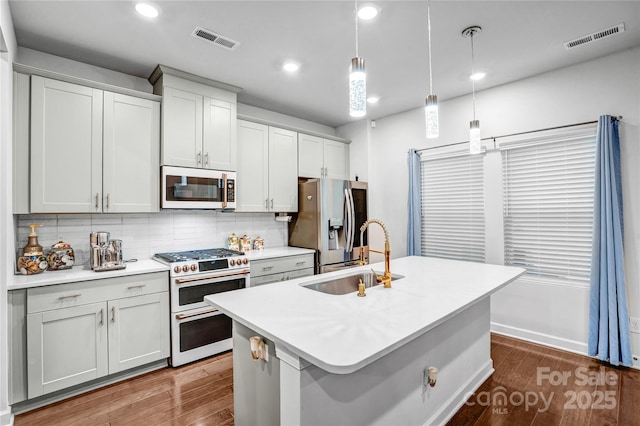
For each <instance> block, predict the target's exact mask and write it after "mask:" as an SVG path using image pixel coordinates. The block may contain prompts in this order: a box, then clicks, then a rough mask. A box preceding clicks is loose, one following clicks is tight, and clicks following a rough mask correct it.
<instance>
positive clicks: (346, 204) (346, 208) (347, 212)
mask: <svg viewBox="0 0 640 426" xmlns="http://www.w3.org/2000/svg"><path fill="white" fill-rule="evenodd" d="M344 212H345V216H346V218H345V219H346V220H345V221H346V226H345V238H344V239H345V245H344V251H345V252H346V253H348V252H349V244H350V243H351V227H352V224H351V205H350V204H349V190H348V189H347V188H345V189H344Z"/></svg>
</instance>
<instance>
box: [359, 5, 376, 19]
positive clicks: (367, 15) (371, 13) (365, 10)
mask: <svg viewBox="0 0 640 426" xmlns="http://www.w3.org/2000/svg"><path fill="white" fill-rule="evenodd" d="M376 15H378V8H377V7H375V6H362V7H361V8H360V9H358V18H360V19H364V20H365V21H368V20H369V19H373V18H375V17H376Z"/></svg>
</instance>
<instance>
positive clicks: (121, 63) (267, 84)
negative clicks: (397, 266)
mask: <svg viewBox="0 0 640 426" xmlns="http://www.w3.org/2000/svg"><path fill="white" fill-rule="evenodd" d="M364 2H365V1H364V0H360V4H363V3H364ZM367 2H368V3H372V4H375V5H377V6H378V7H379V8H380V13H379V15H378V16H377V17H376V18H375V19H374V20H372V21H369V22H362V21H361V22H360V24H359V34H360V56H362V57H364V58H365V60H366V70H367V92H368V94H376V95H378V96H380V98H381V99H380V102H379V103H378V104H377V105H373V106H371V105H370V106H369V107H368V112H367V118H370V119H378V118H381V117H384V116H388V115H392V114H395V113H399V112H402V111H406V110H410V109H413V108H417V107H420V106H421V105H423V103H424V97H425V96H426V95H427V94H428V91H429V90H428V81H429V80H428V77H429V73H428V66H427V25H426V21H427V20H426V16H427V2H426V1H423V0H421V1H417V0H415V1H376V0H372V1H367ZM9 3H10V8H11V13H12V18H13V23H14V26H15V31H16V37H17V39H18V44H19V45H20V46H24V47H28V48H31V49H35V50H39V51H43V52H46V53H51V54H54V55H58V56H62V57H65V58H69V59H73V60H77V61H81V62H85V63H89V64H92V65H97V66H100V67H103V68H108V69H112V70H116V71H120V72H124V73H127V74H131V75H135V76H138V77H143V78H148V77H149V75H150V74H151V72H152V71H153V69H154V68H155V66H156V65H157V64H158V63H161V64H164V65H168V66H171V67H174V68H178V69H181V70H184V71H187V72H190V73H193V74H197V75H200V76H203V77H207V78H211V79H214V80H218V81H222V82H225V83H229V84H233V85H236V86H240V87H242V88H243V90H242V92H241V93H240V94H239V96H238V100H239V102H241V103H245V104H248V105H253V106H257V107H261V108H265V109H269V110H272V111H276V112H280V113H283V114H288V115H291V116H295V117H299V118H302V119H307V120H311V121H315V122H318V123H322V124H325V125H329V126H333V127H337V126H340V125H342V124H346V123H348V122H350V121H353V120H354V119H352V118H350V117H349V113H348V93H347V83H348V67H349V64H350V60H351V58H352V57H353V56H355V24H354V2H353V1H343V0H323V1H291V0H290V1H247V0H236V1H213V0H209V1H204V0H200V1H190V0H181V1H175V0H155V1H154V3H155V4H156V5H158V6H159V7H160V9H161V14H160V16H159V17H158V18H156V19H155V20H153V21H151V20H149V19H144V18H142V17H140V16H138V15H137V13H135V11H134V2H133V1H130V0H111V1H96V0H90V1H83V0H75V1H57V0H45V1H34V0H13V1H10V2H9ZM431 17H432V18H431V20H432V49H433V84H434V93H435V94H437V95H438V98H439V100H441V101H442V100H445V99H449V98H453V97H456V96H460V95H464V94H468V93H470V92H471V82H470V80H469V79H468V75H469V72H470V69H471V46H470V40H469V39H468V38H464V37H462V35H461V32H462V30H463V29H464V28H466V27H468V26H471V25H479V26H481V27H482V28H483V31H482V32H481V33H480V34H478V35H477V36H476V37H475V38H474V45H475V47H474V49H475V63H476V66H475V68H476V69H483V70H485V71H486V72H487V77H486V78H485V79H484V80H482V81H481V82H479V83H476V90H477V91H479V90H483V89H486V88H489V87H493V86H497V85H501V84H504V83H508V82H511V81H515V80H519V79H522V78H526V77H528V76H532V75H536V74H540V73H544V72H546V71H549V70H552V69H556V68H560V67H565V66H568V65H571V64H575V63H579V62H583V61H587V60H590V59H593V58H596V57H599V56H604V55H607V54H610V53H613V52H616V51H619V50H623V49H627V48H630V47H634V46H637V45H640V1H453V0H448V1H438V0H432V2H431ZM622 22H624V24H625V29H626V31H625V32H624V33H621V34H618V35H615V36H612V37H609V38H606V39H602V40H598V41H595V42H593V43H589V44H587V45H584V46H580V47H577V48H575V49H572V50H569V51H567V50H565V48H564V46H563V42H566V41H569V40H573V39H575V38H578V37H581V36H583V35H586V34H590V33H593V32H596V31H600V30H602V29H605V28H608V27H612V26H615V25H617V24H619V23H622ZM196 26H201V27H204V28H206V29H209V30H211V31H214V32H216V33H219V34H221V35H223V36H226V37H228V38H231V39H233V40H236V41H238V42H240V46H239V47H238V48H237V49H236V50H235V51H229V50H225V49H223V48H220V47H218V46H214V45H212V44H210V43H207V42H205V41H202V40H199V39H196V38H194V37H192V36H191V33H192V31H193V29H194V28H195V27H196ZM285 59H295V60H297V61H298V62H299V63H300V64H301V69H300V71H299V72H298V73H297V75H289V74H286V73H285V72H283V71H281V66H282V62H283V61H284V60H285ZM578 77H579V76H577V78H578Z"/></svg>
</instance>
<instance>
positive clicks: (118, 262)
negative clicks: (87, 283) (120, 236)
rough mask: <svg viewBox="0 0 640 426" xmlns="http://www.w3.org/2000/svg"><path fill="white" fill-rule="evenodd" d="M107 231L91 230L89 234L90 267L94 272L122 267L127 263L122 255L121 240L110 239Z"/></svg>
mask: <svg viewBox="0 0 640 426" xmlns="http://www.w3.org/2000/svg"><path fill="white" fill-rule="evenodd" d="M110 236H111V234H110V233H109V232H104V231H100V232H92V233H91V234H89V242H90V243H91V260H90V262H91V269H93V270H94V271H96V272H100V271H113V270H115V269H124V268H126V266H127V265H125V263H124V259H123V257H122V240H112V239H110Z"/></svg>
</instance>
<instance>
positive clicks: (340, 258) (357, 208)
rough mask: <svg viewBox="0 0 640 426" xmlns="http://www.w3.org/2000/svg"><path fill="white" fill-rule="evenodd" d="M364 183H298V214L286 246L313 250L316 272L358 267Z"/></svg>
mask: <svg viewBox="0 0 640 426" xmlns="http://www.w3.org/2000/svg"><path fill="white" fill-rule="evenodd" d="M367 218H368V217H367V183H366V182H358V181H348V180H339V179H311V180H309V181H307V182H304V183H300V184H298V213H297V214H296V215H294V216H293V218H292V220H291V222H290V223H289V245H290V246H294V247H304V248H309V249H315V250H316V267H315V271H316V273H317V274H318V273H320V274H321V273H324V272H330V271H335V270H338V269H342V268H348V267H352V266H357V265H358V258H359V253H360V251H359V250H360V245H361V244H362V245H363V246H365V248H366V249H367V250H365V259H366V260H367V262H368V255H369V253H368V247H366V246H367V242H366V240H367V236H366V234H367V233H366V232H365V235H364V237H363V240H364V241H360V227H361V226H362V225H363V224H364V223H365V222H366V221H367Z"/></svg>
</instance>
